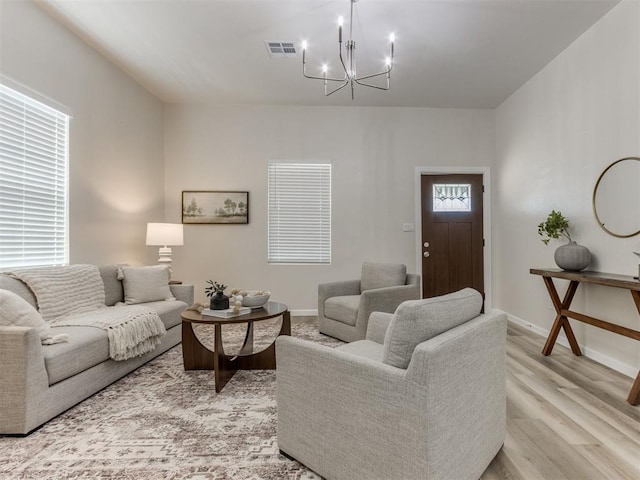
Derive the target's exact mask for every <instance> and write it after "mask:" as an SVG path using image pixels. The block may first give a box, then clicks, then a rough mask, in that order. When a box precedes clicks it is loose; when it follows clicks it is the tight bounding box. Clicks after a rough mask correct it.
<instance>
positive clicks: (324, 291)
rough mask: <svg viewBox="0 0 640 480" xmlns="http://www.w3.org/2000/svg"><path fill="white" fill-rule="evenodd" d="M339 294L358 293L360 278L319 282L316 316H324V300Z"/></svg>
mask: <svg viewBox="0 0 640 480" xmlns="http://www.w3.org/2000/svg"><path fill="white" fill-rule="evenodd" d="M341 295H360V280H345V281H342V282H329V283H320V284H319V285H318V317H320V318H324V302H325V300H326V299H327V298H331V297H338V296H341Z"/></svg>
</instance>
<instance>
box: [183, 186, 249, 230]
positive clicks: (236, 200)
mask: <svg viewBox="0 0 640 480" xmlns="http://www.w3.org/2000/svg"><path fill="white" fill-rule="evenodd" d="M182 223H200V224H209V223H215V224H227V225H228V224H245V223H249V192H205V191H183V192H182Z"/></svg>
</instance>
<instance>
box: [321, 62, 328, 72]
mask: <svg viewBox="0 0 640 480" xmlns="http://www.w3.org/2000/svg"><path fill="white" fill-rule="evenodd" d="M327 70H328V69H327V64H326V63H323V64H322V73H327Z"/></svg>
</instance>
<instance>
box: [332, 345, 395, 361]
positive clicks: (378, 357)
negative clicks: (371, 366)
mask: <svg viewBox="0 0 640 480" xmlns="http://www.w3.org/2000/svg"><path fill="white" fill-rule="evenodd" d="M382 348H383V347H382V344H381V343H376V342H373V341H371V340H358V341H356V342H351V343H345V344H344V345H340V346H339V347H336V349H337V350H341V351H343V352H347V353H350V354H352V355H357V356H359V357H364V358H368V359H369V360H373V361H375V362H380V363H382Z"/></svg>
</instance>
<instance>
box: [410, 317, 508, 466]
mask: <svg viewBox="0 0 640 480" xmlns="http://www.w3.org/2000/svg"><path fill="white" fill-rule="evenodd" d="M506 338H507V319H506V315H505V314H504V313H496V312H493V313H490V314H486V315H481V316H479V317H477V318H475V319H473V320H471V321H469V322H467V323H465V324H462V325H460V326H458V327H455V328H452V329H451V330H449V331H447V332H444V333H442V334H441V335H438V336H436V337H434V338H432V339H430V340H427V341H426V342H423V343H421V344H420V345H418V346H417V347H416V349H415V351H414V352H413V356H412V358H411V363H410V364H409V368H408V369H407V379H408V380H410V381H412V382H416V383H417V384H420V385H423V386H424V387H425V388H426V390H427V397H428V405H429V429H430V432H433V434H432V435H429V436H428V437H427V442H428V445H427V448H428V451H429V452H430V458H429V465H428V468H429V470H428V471H427V473H426V478H444V477H446V478H479V477H480V476H481V475H482V472H483V470H484V468H486V466H487V465H488V464H489V462H490V461H491V459H492V458H493V457H494V456H495V454H496V453H497V452H498V450H499V449H500V448H501V446H502V445H503V443H504V440H505V435H506ZM470 405H472V406H473V408H469V406H470ZM478 438H482V442H480V443H478V442H477V439H478ZM473 458H475V459H476V461H472V462H470V459H473ZM483 462H486V463H483ZM483 465H484V466H483ZM469 469H473V472H472V473H471V474H470V473H469Z"/></svg>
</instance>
